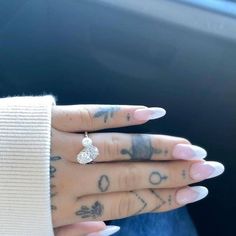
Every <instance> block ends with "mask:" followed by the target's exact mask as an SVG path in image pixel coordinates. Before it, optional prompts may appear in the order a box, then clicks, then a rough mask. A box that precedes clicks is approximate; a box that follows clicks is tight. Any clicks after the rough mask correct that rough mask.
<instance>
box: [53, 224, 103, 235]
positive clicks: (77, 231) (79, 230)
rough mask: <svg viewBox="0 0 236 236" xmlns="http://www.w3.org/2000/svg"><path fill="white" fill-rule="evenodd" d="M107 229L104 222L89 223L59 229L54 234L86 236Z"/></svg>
mask: <svg viewBox="0 0 236 236" xmlns="http://www.w3.org/2000/svg"><path fill="white" fill-rule="evenodd" d="M105 228H106V225H105V223H104V222H102V221H90V222H89V221H88V222H80V223H74V224H70V225H65V226H61V227H57V228H55V229H54V233H55V236H84V235H87V234H90V233H94V232H99V231H102V230H104V229H105Z"/></svg>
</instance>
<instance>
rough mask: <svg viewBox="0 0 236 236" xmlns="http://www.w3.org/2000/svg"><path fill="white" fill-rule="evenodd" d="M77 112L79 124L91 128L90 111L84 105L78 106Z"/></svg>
mask: <svg viewBox="0 0 236 236" xmlns="http://www.w3.org/2000/svg"><path fill="white" fill-rule="evenodd" d="M79 113H80V114H79V117H80V119H81V124H83V126H84V127H86V128H89V129H93V126H94V120H93V116H92V114H91V112H90V111H89V110H88V109H87V108H86V107H83V108H80V110H79Z"/></svg>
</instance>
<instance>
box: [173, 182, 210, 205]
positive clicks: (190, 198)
mask: <svg viewBox="0 0 236 236" xmlns="http://www.w3.org/2000/svg"><path fill="white" fill-rule="evenodd" d="M207 195H208V189H207V188H206V187H203V186H194V187H186V188H183V189H180V190H179V191H177V193H176V202H177V203H178V204H180V205H186V204H188V203H192V202H196V201H199V200H201V199H203V198H204V197H206V196H207Z"/></svg>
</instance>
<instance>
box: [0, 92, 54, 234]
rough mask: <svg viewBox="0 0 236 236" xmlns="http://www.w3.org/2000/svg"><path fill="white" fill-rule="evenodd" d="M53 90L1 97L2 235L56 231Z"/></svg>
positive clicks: (0, 201)
mask: <svg viewBox="0 0 236 236" xmlns="http://www.w3.org/2000/svg"><path fill="white" fill-rule="evenodd" d="M53 104H54V99H53V97H52V96H42V97H12V98H2V99H0V235H1V236H52V235H53V229H52V222H51V210H50V177H49V164H50V137H51V135H50V132H51V107H52V105H53Z"/></svg>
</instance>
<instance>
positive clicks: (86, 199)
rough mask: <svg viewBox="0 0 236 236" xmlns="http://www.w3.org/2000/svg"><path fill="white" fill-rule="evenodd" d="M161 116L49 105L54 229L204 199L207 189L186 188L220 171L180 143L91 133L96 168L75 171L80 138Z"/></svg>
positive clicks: (155, 111) (152, 111)
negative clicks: (95, 156) (85, 133)
mask: <svg viewBox="0 0 236 236" xmlns="http://www.w3.org/2000/svg"><path fill="white" fill-rule="evenodd" d="M164 114H165V112H164V110H163V109H160V108H146V107H140V106H108V105H106V106H105V105H78V106H55V107H54V108H53V112H52V127H53V129H52V149H51V155H52V156H51V168H50V174H51V198H52V199H51V201H52V216H53V225H54V226H55V227H59V226H63V225H68V224H73V223H75V222H82V221H90V220H111V219H117V218H123V217H127V216H131V215H135V214H141V213H145V212H161V211H169V210H172V209H175V208H178V207H181V206H183V205H186V204H188V203H191V202H195V201H197V200H200V199H202V198H203V197H205V196H206V195H207V193H208V191H207V189H206V188H205V187H200V186H198V187H188V185H189V184H192V183H196V182H199V181H202V180H204V179H207V178H212V177H215V176H217V175H219V174H221V173H222V172H223V171H224V167H223V165H222V164H220V163H218V162H206V161H203V160H202V159H203V158H204V157H205V156H206V151H205V150H204V149H202V148H200V147H197V146H193V145H191V144H190V143H189V141H188V140H186V139H183V138H177V137H171V136H164V135H149V134H124V133H102V132H100V133H89V137H90V138H91V139H92V141H93V145H94V146H96V147H97V148H98V149H99V152H100V154H99V156H98V157H97V158H96V159H95V163H93V164H89V165H81V164H78V163H77V162H76V156H77V154H78V153H79V152H80V151H81V150H82V149H83V146H82V139H83V138H84V132H85V131H88V132H94V131H97V130H102V129H106V128H114V127H122V126H130V125H138V124H142V123H145V122H146V121H148V120H150V119H154V118H158V117H161V116H163V115H164Z"/></svg>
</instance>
